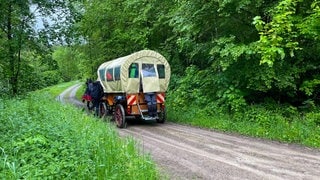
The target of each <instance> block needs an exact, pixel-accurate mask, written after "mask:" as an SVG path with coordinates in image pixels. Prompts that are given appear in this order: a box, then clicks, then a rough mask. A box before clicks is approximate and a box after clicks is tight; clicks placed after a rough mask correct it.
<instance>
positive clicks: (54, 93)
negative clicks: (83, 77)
mask: <svg viewBox="0 0 320 180" xmlns="http://www.w3.org/2000/svg"><path fill="white" fill-rule="evenodd" d="M79 82H80V81H71V82H66V83H61V84H58V85H54V86H50V87H47V88H44V89H42V90H40V91H41V92H49V93H50V94H51V95H52V96H53V97H56V96H58V95H59V94H60V93H62V92H63V91H64V90H65V89H67V88H68V87H70V86H72V85H75V84H77V83H79Z"/></svg>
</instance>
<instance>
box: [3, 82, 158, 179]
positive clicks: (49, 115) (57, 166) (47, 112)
mask: <svg viewBox="0 0 320 180" xmlns="http://www.w3.org/2000/svg"><path fill="white" fill-rule="evenodd" d="M74 83H76V82H71V83H66V84H62V85H59V86H55V87H51V88H47V89H46V90H42V91H39V92H33V93H31V94H29V95H27V96H26V97H24V98H23V99H18V98H16V99H7V100H1V101H0V117H1V119H0V133H1V138H0V179H159V173H158V171H157V170H156V166H155V164H154V162H153V161H152V160H151V158H150V157H149V156H145V155H142V154H139V153H138V150H137V148H136V143H135V141H134V140H132V139H130V138H127V139H121V138H120V137H119V136H118V134H117V133H116V131H115V129H114V127H113V126H112V125H109V124H108V123H105V122H102V121H99V120H97V119H96V118H93V117H90V116H87V115H86V114H85V113H83V112H82V111H81V110H79V109H77V108H75V107H73V106H71V105H61V104H60V103H59V102H57V101H55V100H54V97H55V96H56V95H57V94H59V93H60V92H62V91H63V89H65V88H66V87H69V86H70V85H72V84H74Z"/></svg>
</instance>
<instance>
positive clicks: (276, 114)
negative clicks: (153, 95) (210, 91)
mask: <svg viewBox="0 0 320 180" xmlns="http://www.w3.org/2000/svg"><path fill="white" fill-rule="evenodd" d="M188 108H189V110H188V111H180V110H179V109H177V108H175V109H173V108H171V106H170V104H167V113H168V119H169V120H170V121H172V122H177V123H181V124H188V125H192V126H197V127H202V128H208V129H215V130H218V131H224V132H233V133H238V134H242V135H247V136H251V137H259V138H265V139H270V140H276V141H281V142H286V143H295V144H301V145H304V146H308V147H314V148H320V113H319V112H317V111H313V112H308V113H305V114H303V115H301V114H299V113H296V111H292V110H289V111H290V113H288V112H286V111H288V110H287V109H288V108H279V109H278V110H268V109H267V108H265V107H261V106H251V107H248V109H246V110H244V111H241V112H238V113H233V114H227V113H221V112H207V111H205V110H203V109H199V107H197V106H192V105H190V106H189V107H188ZM291 111H292V112H291Z"/></svg>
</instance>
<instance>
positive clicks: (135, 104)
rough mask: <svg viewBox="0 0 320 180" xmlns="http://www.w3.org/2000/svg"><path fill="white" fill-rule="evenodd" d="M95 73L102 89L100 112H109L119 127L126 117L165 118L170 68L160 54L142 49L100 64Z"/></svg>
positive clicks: (160, 119)
mask: <svg viewBox="0 0 320 180" xmlns="http://www.w3.org/2000/svg"><path fill="white" fill-rule="evenodd" d="M97 73H98V81H100V83H101V85H102V87H103V91H104V97H103V101H102V103H101V104H100V111H101V114H102V115H105V114H112V115H113V119H114V120H115V121H116V124H117V126H118V127H120V128H123V127H125V125H126V120H127V119H129V118H131V119H143V120H155V121H157V122H160V123H163V122H165V119H166V112H165V105H164V103H165V93H166V91H167V88H168V85H169V81H170V74H171V70H170V65H169V63H168V62H167V60H166V59H165V58H164V57H163V56H162V55H161V54H159V53H157V52H155V51H151V50H142V51H139V52H136V53H133V54H130V55H128V56H125V57H120V58H117V59H114V60H111V61H107V62H105V63H103V64H101V65H100V66H99V68H98V71H97Z"/></svg>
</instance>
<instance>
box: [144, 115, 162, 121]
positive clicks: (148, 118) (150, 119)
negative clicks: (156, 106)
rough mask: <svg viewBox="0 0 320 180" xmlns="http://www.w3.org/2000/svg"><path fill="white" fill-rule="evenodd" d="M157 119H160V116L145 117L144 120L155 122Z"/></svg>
mask: <svg viewBox="0 0 320 180" xmlns="http://www.w3.org/2000/svg"><path fill="white" fill-rule="evenodd" d="M157 119H159V117H158V116H155V117H150V116H143V120H145V121H154V120H157Z"/></svg>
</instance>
